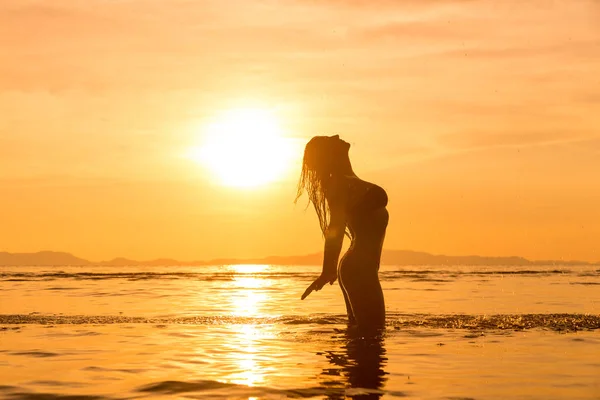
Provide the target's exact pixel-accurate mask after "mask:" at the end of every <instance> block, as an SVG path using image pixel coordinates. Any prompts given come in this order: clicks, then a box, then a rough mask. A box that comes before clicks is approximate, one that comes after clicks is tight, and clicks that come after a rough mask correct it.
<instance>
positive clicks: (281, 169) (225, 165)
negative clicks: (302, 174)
mask: <svg viewBox="0 0 600 400" xmlns="http://www.w3.org/2000/svg"><path fill="white" fill-rule="evenodd" d="M203 131H204V132H203V134H204V135H203V136H204V140H203V143H202V145H201V146H199V147H197V148H195V149H193V150H192V154H191V157H192V158H193V159H194V160H196V161H198V162H200V163H202V164H203V165H204V166H206V167H207V168H208V169H209V170H210V171H211V174H212V175H213V176H214V177H216V178H218V180H219V182H220V183H222V184H223V185H226V186H233V187H239V188H253V187H258V186H263V185H266V184H268V183H271V182H274V181H276V180H278V179H280V178H281V177H283V176H284V175H285V173H286V172H287V170H288V169H289V168H290V167H291V165H292V158H293V149H292V143H291V139H290V138H286V137H285V136H284V133H283V130H282V129H281V126H280V124H279V121H278V119H277V117H276V115H275V114H274V113H272V112H270V111H269V110H268V109H262V108H243V109H234V110H229V111H227V112H225V113H223V114H221V115H219V116H217V117H216V118H215V119H214V120H212V121H211V122H210V123H209V124H207V125H206V126H205V127H204V130H203Z"/></svg>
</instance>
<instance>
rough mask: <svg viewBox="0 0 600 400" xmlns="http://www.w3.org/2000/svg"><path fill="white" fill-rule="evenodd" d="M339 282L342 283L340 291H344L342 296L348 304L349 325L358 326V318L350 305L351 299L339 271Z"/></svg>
mask: <svg viewBox="0 0 600 400" xmlns="http://www.w3.org/2000/svg"><path fill="white" fill-rule="evenodd" d="M338 282H339V283H340V289H342V294H343V295H344V301H345V302H346V312H347V313H348V325H354V324H356V318H355V317H354V312H353V311H352V304H350V299H349V298H348V293H346V289H345V288H344V283H343V282H342V276H341V274H340V273H339V270H338Z"/></svg>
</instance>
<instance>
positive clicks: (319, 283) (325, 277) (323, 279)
mask: <svg viewBox="0 0 600 400" xmlns="http://www.w3.org/2000/svg"><path fill="white" fill-rule="evenodd" d="M336 279H337V273H336V271H332V272H331V273H324V272H323V273H322V274H321V276H319V277H318V278H317V279H315V281H314V282H313V283H311V284H310V286H309V287H308V288H307V289H306V290H305V291H304V294H303V295H302V297H301V298H300V299H301V300H304V299H305V298H307V297H308V295H309V294H310V293H311V292H312V291H313V290H314V291H317V292H318V291H319V290H321V288H322V287H323V286H325V285H326V284H327V282H329V284H330V285H333V282H335V280H336Z"/></svg>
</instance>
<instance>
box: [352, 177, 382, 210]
mask: <svg viewBox="0 0 600 400" xmlns="http://www.w3.org/2000/svg"><path fill="white" fill-rule="evenodd" d="M387 204H388V196H387V193H386V192H385V190H384V189H383V188H382V187H381V186H377V185H375V184H372V185H371V186H369V188H368V189H367V191H366V192H365V194H364V195H363V196H362V197H361V198H360V199H359V200H358V201H357V203H356V204H355V205H354V206H353V207H352V208H351V209H350V214H351V215H353V216H356V215H364V213H368V212H369V211H372V210H376V209H378V208H382V207H385V206H387Z"/></svg>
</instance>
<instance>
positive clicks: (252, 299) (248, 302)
mask: <svg viewBox="0 0 600 400" xmlns="http://www.w3.org/2000/svg"><path fill="white" fill-rule="evenodd" d="M227 268H228V269H229V270H230V271H231V272H232V273H233V279H232V281H231V286H230V288H229V290H230V294H229V298H230V301H231V314H233V315H235V316H239V317H257V316H261V315H263V314H265V311H266V310H264V309H263V308H264V304H265V302H266V301H267V300H268V292H267V291H265V289H268V288H269V287H270V286H272V285H273V282H272V280H271V279H265V278H264V277H259V276H257V274H261V273H264V272H266V271H268V270H269V269H270V266H269V265H243V264H240V265H230V266H228V267H227ZM231 329H232V333H233V335H232V336H231V337H230V342H229V347H231V349H232V351H231V353H230V356H231V357H232V359H233V360H232V361H233V362H234V363H235V365H237V370H236V371H235V372H233V373H232V374H231V375H230V377H229V379H228V381H229V382H231V383H236V384H240V385H247V386H256V385H264V384H265V383H266V382H265V376H266V375H267V374H268V373H269V372H270V371H271V370H272V366H269V364H270V363H267V362H266V361H265V360H266V359H265V357H264V356H261V355H260V351H261V350H260V349H263V350H264V349H265V343H264V342H265V341H268V340H269V339H272V338H274V334H273V333H272V332H271V331H270V330H269V329H268V327H267V326H265V325H255V324H240V325H232V326H231Z"/></svg>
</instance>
